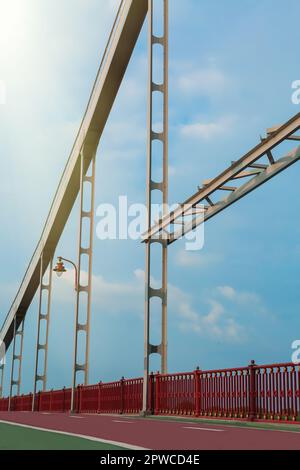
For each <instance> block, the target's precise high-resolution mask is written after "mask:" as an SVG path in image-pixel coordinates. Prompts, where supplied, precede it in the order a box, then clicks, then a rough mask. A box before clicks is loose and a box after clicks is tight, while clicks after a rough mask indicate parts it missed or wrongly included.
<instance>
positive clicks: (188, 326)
mask: <svg viewBox="0 0 300 470" xmlns="http://www.w3.org/2000/svg"><path fill="white" fill-rule="evenodd" d="M207 303H208V305H209V310H208V312H207V313H205V314H203V315H200V314H198V313H196V312H195V311H194V310H192V309H191V307H190V305H189V304H184V303H182V304H179V316H180V323H179V326H180V328H181V330H182V331H187V332H189V331H192V332H193V333H196V334H198V335H200V336H205V335H208V336H210V337H212V338H214V339H218V340H223V341H238V342H240V341H242V340H243V339H244V338H245V331H244V328H243V327H242V326H241V325H239V324H238V323H237V321H236V320H235V319H234V318H232V316H230V315H228V313H227V312H226V310H225V308H224V306H223V305H222V304H221V303H219V302H217V301H216V300H209V301H208V302H207Z"/></svg>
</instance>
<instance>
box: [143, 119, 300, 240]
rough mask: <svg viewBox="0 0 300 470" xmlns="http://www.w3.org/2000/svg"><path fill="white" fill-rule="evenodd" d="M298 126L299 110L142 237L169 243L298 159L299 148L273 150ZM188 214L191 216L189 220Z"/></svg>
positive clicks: (292, 135)
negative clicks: (278, 154)
mask: <svg viewBox="0 0 300 470" xmlns="http://www.w3.org/2000/svg"><path fill="white" fill-rule="evenodd" d="M299 129H300V113H298V114H297V115H296V116H294V117H293V118H292V119H290V120H289V121H288V122H287V123H286V124H284V125H283V126H280V127H278V128H276V129H275V130H272V132H271V133H270V134H269V136H268V137H267V138H266V139H262V141H261V143H260V144H259V145H257V146H256V147H255V148H254V149H252V150H251V151H250V152H248V153H247V154H246V155H245V156H244V157H242V158H241V159H240V160H239V161H237V162H233V163H232V165H231V166H230V167H229V168H227V169H226V170H225V171H224V172H223V173H222V174H220V175H219V176H217V177H216V178H214V179H213V180H208V181H205V182H204V185H203V187H202V188H199V190H198V192H197V193H195V194H193V195H192V196H191V197H190V198H189V199H187V200H186V201H185V202H184V203H183V204H180V205H179V206H178V208H177V209H175V210H174V211H173V212H170V213H169V214H167V215H166V216H164V217H162V219H161V220H160V221H159V222H158V223H156V224H154V225H153V226H152V228H151V229H150V230H149V231H148V232H147V233H146V234H144V236H143V241H144V242H146V243H147V244H149V241H153V240H154V239H162V238H163V239H167V243H168V244H172V243H174V242H175V241H176V240H178V239H180V238H181V237H182V236H183V235H184V234H186V233H188V232H190V231H191V230H193V229H195V228H196V227H198V226H199V225H201V224H202V223H203V222H205V221H207V220H209V219H210V218H212V217H213V216H215V215H217V214H218V213H219V212H221V211H222V210H224V209H226V208H227V207H229V206H230V205H232V204H233V203H235V202H237V201H238V200H240V199H241V198H243V197H244V196H246V195H247V194H249V193H250V192H252V191H253V190H254V189H256V188H258V187H259V186H261V185H262V184H264V183H266V182H267V181H269V180H270V179H271V178H273V177H274V176H276V175H277V174H279V173H280V172H282V171H284V170H285V169H286V168H288V167H289V166H291V165H293V164H294V163H296V162H297V161H298V160H299V153H300V150H299V148H297V149H295V150H293V151H292V152H291V153H289V154H288V155H286V156H285V157H283V158H281V159H280V160H277V161H276V160H275V159H274V156H273V153H272V151H273V150H274V149H275V148H277V147H278V146H279V145H280V144H282V142H284V141H291V140H298V139H297V138H298V136H297V135H295V133H296V132H297V131H298V130H299ZM262 158H265V159H266V160H267V163H266V162H262V161H261V159H262ZM248 178H250V179H248ZM245 179H248V181H247V182H246V183H244V184H242V185H241V186H240V187H238V186H231V185H230V184H229V185H228V183H230V182H234V183H235V184H236V183H238V181H243V180H245ZM223 191H228V192H230V194H229V196H227V197H226V198H225V199H220V193H221V192H223ZM199 211H200V212H202V214H201V216H200V217H199V215H198V214H199ZM203 212H204V213H203ZM191 216H192V220H190V219H191ZM177 224H181V226H182V227H181V228H180V230H179V231H176V230H175V229H174V227H175V226H176V225H177Z"/></svg>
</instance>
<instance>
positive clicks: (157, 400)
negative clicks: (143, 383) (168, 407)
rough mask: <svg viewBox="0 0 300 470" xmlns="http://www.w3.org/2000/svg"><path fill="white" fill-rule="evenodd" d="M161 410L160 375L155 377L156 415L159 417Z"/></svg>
mask: <svg viewBox="0 0 300 470" xmlns="http://www.w3.org/2000/svg"><path fill="white" fill-rule="evenodd" d="M159 410H160V373H159V372H158V373H157V374H156V375H155V414H156V415H158V414H159Z"/></svg>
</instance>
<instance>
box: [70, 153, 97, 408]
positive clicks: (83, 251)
mask: <svg viewBox="0 0 300 470" xmlns="http://www.w3.org/2000/svg"><path fill="white" fill-rule="evenodd" d="M85 159H86V156H85V151H84V150H83V151H82V152H81V171H80V217H79V240H78V265H77V267H78V270H77V282H76V310H75V338H74V364H73V382H72V385H73V386H72V397H71V411H74V396H75V388H76V385H77V374H79V373H80V372H83V374H84V384H85V385H87V384H88V377H89V351H90V317H91V295H92V257H93V234H94V212H95V164H96V155H94V157H93V159H92V163H91V173H90V175H89V176H86V174H85V168H86V161H85ZM87 185H90V189H91V190H90V192H88V194H89V195H90V200H89V201H88V203H89V205H88V207H86V206H85V192H86V188H87ZM84 219H86V220H88V222H89V226H88V234H89V237H88V246H83V243H84V242H83V240H84V239H83V232H84V224H83V221H84ZM84 257H87V265H88V273H87V279H83V276H82V274H83V269H82V265H83V258H84ZM84 296H85V297H86V302H84V301H83V297H84ZM80 333H82V334H83V335H84V351H78V342H79V335H80ZM81 347H83V345H82V344H81ZM82 353H83V357H84V359H83V361H81V362H80V359H79V358H80V357H81V355H82Z"/></svg>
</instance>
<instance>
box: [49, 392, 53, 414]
mask: <svg viewBox="0 0 300 470" xmlns="http://www.w3.org/2000/svg"><path fill="white" fill-rule="evenodd" d="M52 394H53V388H52V390H50V400H49V411H50V413H51V412H52Z"/></svg>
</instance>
